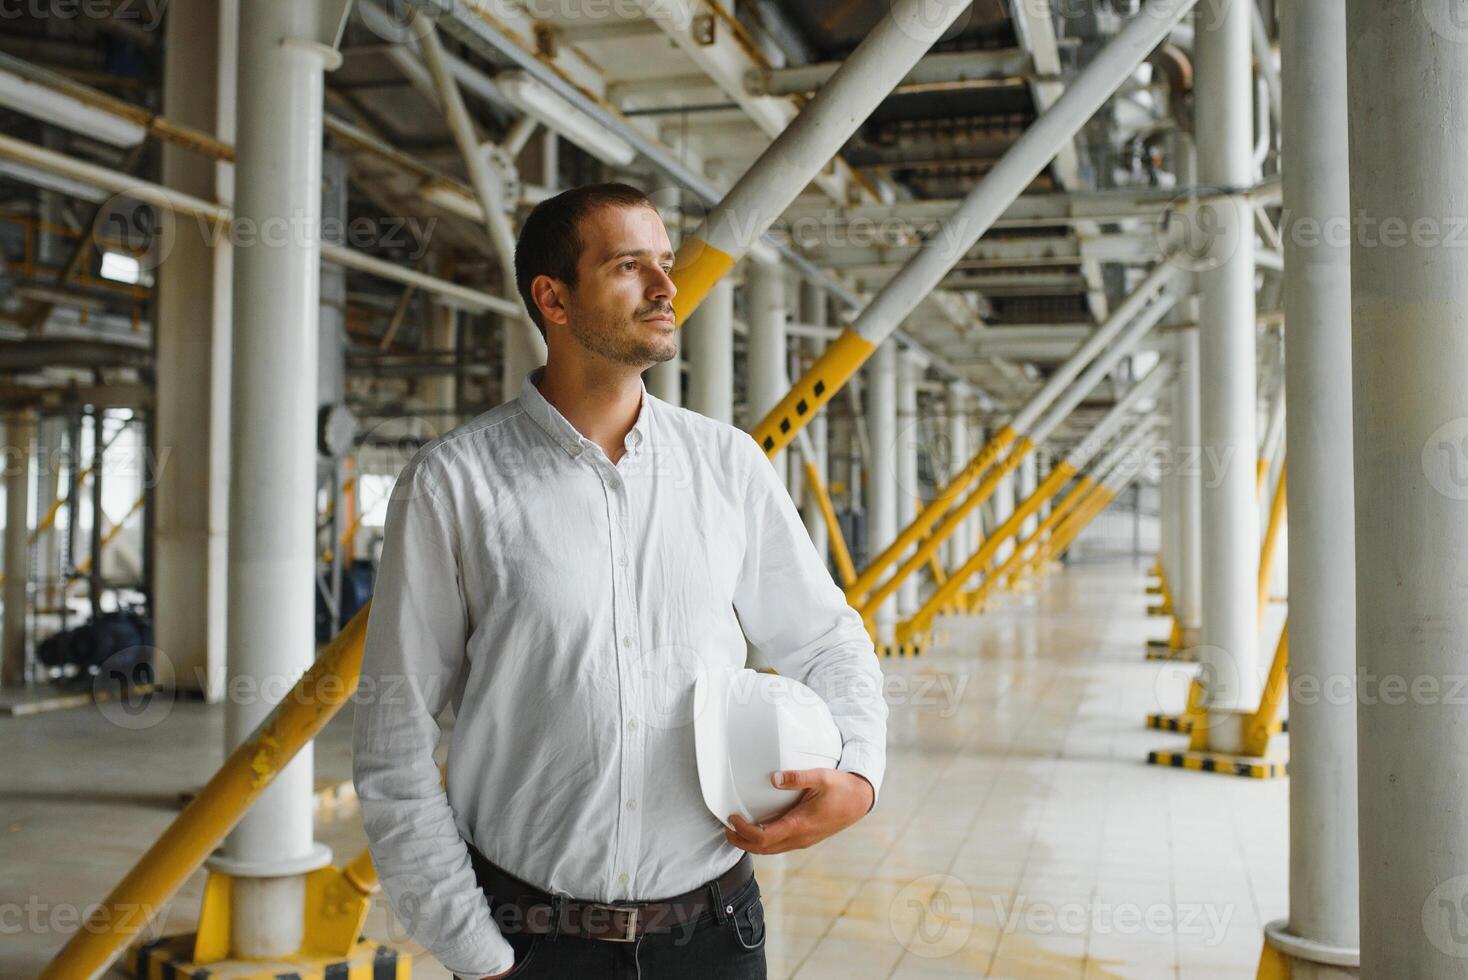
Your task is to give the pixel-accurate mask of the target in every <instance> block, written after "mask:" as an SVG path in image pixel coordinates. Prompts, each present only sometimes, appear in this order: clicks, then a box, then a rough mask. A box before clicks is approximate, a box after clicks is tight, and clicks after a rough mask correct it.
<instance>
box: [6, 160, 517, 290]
mask: <svg viewBox="0 0 1468 980" xmlns="http://www.w3.org/2000/svg"><path fill="white" fill-rule="evenodd" d="M0 157H5V158H8V159H11V160H18V161H21V162H24V163H27V164H29V165H31V166H34V167H37V168H40V169H42V170H45V171H46V172H48V173H53V174H60V175H62V176H64V177H68V178H70V179H72V180H78V181H81V182H83V183H86V184H90V185H91V186H93V187H99V188H101V189H103V190H105V191H108V192H109V193H112V194H125V195H127V196H128V197H130V198H132V199H133V200H135V201H141V202H143V203H145V204H151V205H153V206H155V207H158V208H161V209H163V210H164V211H167V212H168V213H170V214H173V215H176V216H179V217H186V218H195V219H199V220H202V221H207V222H210V223H212V224H215V225H229V224H230V223H231V222H233V221H234V218H235V213H234V212H233V211H231V210H230V209H229V208H227V207H224V206H223V205H221V204H215V203H214V202H212V201H206V200H204V199H203V198H200V197H196V196H194V195H191V194H185V193H182V192H180V191H175V190H172V189H170V188H167V187H163V186H161V185H159V184H155V183H152V182H151V181H146V180H140V179H138V178H136V177H133V176H132V175H130V174H124V173H121V172H120V171H117V170H113V169H111V168H108V167H103V166H99V165H97V164H94V163H89V162H87V161H85V160H81V159H78V158H75V157H69V156H66V155H65V154H62V153H57V152H55V151H54V150H48V149H46V148H45V147H41V146H36V145H35V144H34V143H27V142H26V141H25V140H18V139H16V138H14V137H13V136H7V135H5V134H3V133H0ZM321 257H322V258H323V259H324V260H326V261H328V262H334V263H336V264H337V265H342V266H346V267H347V268H349V269H356V270H358V271H359V272H366V273H370V274H371V275H374V276H378V277H379V278H382V279H388V280H391V281H393V282H399V283H403V284H404V285H412V286H416V287H418V288H419V289H422V290H424V291H425V292H430V293H433V294H435V295H437V296H441V297H443V299H444V300H445V301H446V302H449V303H451V304H453V305H455V306H458V307H459V308H461V309H465V310H470V311H473V312H485V311H488V312H493V313H499V314H501V315H506V316H516V315H520V314H523V312H524V307H522V306H521V305H520V304H519V303H518V302H511V301H510V300H507V299H503V298H501V297H499V296H492V295H490V294H489V293H486V292H483V291H482V290H478V289H470V288H469V287H467V286H461V285H459V284H458V283H453V282H449V281H447V280H444V279H439V278H437V277H435V276H428V275H424V274H422V273H420V272H416V271H415V270H413V269H410V268H408V267H407V266H401V265H396V264H394V263H392V262H388V261H387V260H385V259H379V258H376V257H375V256H371V255H367V254H366V253H364V252H357V251H353V250H352V249H349V248H345V247H343V246H341V245H334V244H331V243H323V244H322V245H321Z"/></svg>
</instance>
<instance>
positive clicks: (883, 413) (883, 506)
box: [866, 340, 900, 643]
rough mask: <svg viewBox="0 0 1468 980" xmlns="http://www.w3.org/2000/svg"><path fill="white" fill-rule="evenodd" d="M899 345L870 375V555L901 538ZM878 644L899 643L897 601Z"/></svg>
mask: <svg viewBox="0 0 1468 980" xmlns="http://www.w3.org/2000/svg"><path fill="white" fill-rule="evenodd" d="M897 356H898V355H897V343H896V341H892V340H889V341H887V342H886V343H885V344H883V345H882V346H881V347H878V348H877V349H876V351H875V352H874V353H873V354H872V358H871V369H870V370H869V371H868V372H867V384H866V396H867V405H866V414H867V435H868V437H869V439H870V441H871V458H870V459H869V460H868V461H867V481H868V483H867V497H866V505H867V554H868V555H875V554H878V553H880V552H881V551H882V549H884V548H886V547H887V546H888V545H890V544H891V543H892V542H893V541H894V540H896V538H897V527H898V524H897V494H898V493H899V492H900V488H899V485H898V480H897ZM874 618H875V620H876V623H877V641H878V642H879V643H893V642H895V641H896V639H897V599H896V597H895V596H894V597H893V598H891V599H888V600H887V601H886V602H884V603H882V604H881V605H880V606H878V607H877V614H876V616H875V617H874Z"/></svg>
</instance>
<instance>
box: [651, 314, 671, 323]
mask: <svg viewBox="0 0 1468 980" xmlns="http://www.w3.org/2000/svg"><path fill="white" fill-rule="evenodd" d="M643 319H645V320H647V321H649V322H652V323H658V322H662V323H677V321H676V320H675V319H674V318H673V314H671V313H655V314H653V315H652V316H649V317H644V318H643Z"/></svg>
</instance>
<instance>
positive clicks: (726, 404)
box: [682, 277, 734, 425]
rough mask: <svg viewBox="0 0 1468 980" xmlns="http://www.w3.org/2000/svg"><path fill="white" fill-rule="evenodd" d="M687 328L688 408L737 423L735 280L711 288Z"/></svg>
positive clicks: (685, 349) (684, 336)
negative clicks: (735, 396) (735, 405)
mask: <svg viewBox="0 0 1468 980" xmlns="http://www.w3.org/2000/svg"><path fill="white" fill-rule="evenodd" d="M687 327H688V329H686V330H684V331H683V335H682V336H683V351H684V354H685V356H686V357H687V358H688V407H689V408H691V409H692V410H693V411H695V412H698V413H699V414H700V415H707V416H708V417H709V418H711V419H718V420H719V421H720V422H724V423H726V424H729V425H733V424H734V282H733V280H732V279H729V278H727V277H726V278H724V279H722V280H720V281H719V282H717V283H715V284H714V287H713V288H712V289H710V290H709V294H708V298H707V299H705V300H704V301H703V303H702V304H700V306H699V307H698V309H697V310H695V311H694V312H693V316H692V317H690V318H689V320H688V323H687Z"/></svg>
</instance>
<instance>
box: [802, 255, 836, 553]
mask: <svg viewBox="0 0 1468 980" xmlns="http://www.w3.org/2000/svg"><path fill="white" fill-rule="evenodd" d="M828 309H829V306H828V303H827V298H826V291H825V290H824V289H822V288H821V287H820V286H817V285H816V284H814V283H811V282H808V281H806V280H801V282H800V321H801V322H802V323H806V324H810V325H812V326H817V327H824V326H825V325H826V322H827V310H828ZM825 347H826V342H825V341H824V340H823V339H821V338H820V337H811V338H810V339H809V340H807V341H806V342H805V348H806V351H807V353H809V354H810V356H811V358H812V359H814V358H817V357H820V356H821V351H823V350H825ZM806 428H807V430H808V431H809V432H810V445H811V449H812V451H813V452H814V453H815V457H816V458H815V464H816V473H817V474H818V475H819V476H820V478H821V483H822V484H824V485H825V486H826V487H827V488H829V487H830V485H831V479H830V476H831V474H830V454H831V450H830V428H829V416H828V415H827V413H826V412H820V413H818V414H817V415H816V417H815V418H813V419H811V420H810V424H809V425H808V426H807V427H806ZM802 504H803V506H804V515H805V530H806V532H807V533H808V534H809V535H810V540H811V543H813V544H814V545H815V546H816V552H817V553H818V554H820V556H821V560H822V561H826V562H828V563H829V561H830V548H831V541H830V532H829V531H828V530H827V528H826V522H825V519H824V518H823V517H822V516H821V509H820V508H819V507H817V506H816V504H815V502H814V501H813V500H812V499H811V497H810V494H809V493H807V494H806V499H805V500H804V501H802Z"/></svg>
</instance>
